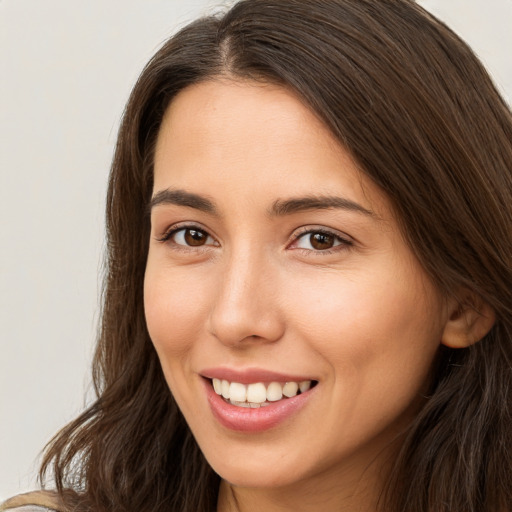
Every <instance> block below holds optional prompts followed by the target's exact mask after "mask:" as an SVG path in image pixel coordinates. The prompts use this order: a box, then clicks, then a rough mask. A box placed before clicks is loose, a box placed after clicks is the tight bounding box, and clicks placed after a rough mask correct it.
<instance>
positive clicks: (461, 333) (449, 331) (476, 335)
mask: <svg viewBox="0 0 512 512" xmlns="http://www.w3.org/2000/svg"><path fill="white" fill-rule="evenodd" d="M448 315H449V318H448V321H447V322H446V325H445V327H444V330H443V336H442V338H441V343H442V344H443V345H446V346H447V347H450V348H467V347H469V346H470V345H473V344H474V343H477V342H478V341H480V340H481V339H482V338H483V337H484V336H485V335H486V334H487V333H488V332H489V331H490V330H491V328H492V326H493V325H494V322H495V321H496V314H495V312H494V310H493V309H492V308H491V306H489V305H488V304H487V303H486V302H484V301H483V300H482V298H481V297H480V296H478V295H476V294H475V293H474V292H471V291H469V290H467V291H466V292H465V293H463V294H462V297H461V296H460V295H459V299H458V300H456V299H455V298H454V299H451V300H450V305H449V308H448Z"/></svg>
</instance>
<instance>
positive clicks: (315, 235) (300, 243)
mask: <svg viewBox="0 0 512 512" xmlns="http://www.w3.org/2000/svg"><path fill="white" fill-rule="evenodd" d="M352 245H353V244H352V241H350V240H348V239H346V238H343V237H341V236H340V235H337V234H336V233H331V232H330V231H324V230H317V231H315V230H311V231H307V232H306V233H303V234H302V235H300V236H298V237H297V240H296V242H295V243H294V244H293V248H295V249H306V250H307V251H311V252H313V253H315V252H317V253H320V252H322V251H329V249H334V250H335V249H340V250H341V249H343V248H348V247H350V246H352Z"/></svg>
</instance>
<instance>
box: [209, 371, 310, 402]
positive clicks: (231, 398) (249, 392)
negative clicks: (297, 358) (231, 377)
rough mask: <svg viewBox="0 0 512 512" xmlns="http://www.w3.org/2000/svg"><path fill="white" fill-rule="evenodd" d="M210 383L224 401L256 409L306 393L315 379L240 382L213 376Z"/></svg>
mask: <svg viewBox="0 0 512 512" xmlns="http://www.w3.org/2000/svg"><path fill="white" fill-rule="evenodd" d="M211 384H212V386H213V389H214V391H215V393H217V395H219V396H222V398H223V399H224V401H225V402H227V403H229V404H231V405H234V406H236V407H246V408H251V409H257V408H260V407H266V406H268V405H271V404H272V403H275V402H279V401H282V400H287V399H288V398H293V397H294V396H297V395H300V394H302V393H306V392H307V391H309V390H310V389H311V388H313V387H315V385H316V384H317V381H314V380H304V381H301V382H293V381H291V382H270V383H263V382H255V383H252V384H242V383H240V382H230V381H228V380H221V379H215V378H214V379H211Z"/></svg>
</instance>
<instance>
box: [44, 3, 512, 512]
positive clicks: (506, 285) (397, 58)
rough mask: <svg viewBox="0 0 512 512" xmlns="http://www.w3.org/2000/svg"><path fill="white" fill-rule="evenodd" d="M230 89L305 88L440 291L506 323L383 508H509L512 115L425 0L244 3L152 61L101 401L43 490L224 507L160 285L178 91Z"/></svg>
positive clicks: (144, 505) (400, 468) (109, 278)
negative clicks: (152, 257) (162, 327)
mask: <svg viewBox="0 0 512 512" xmlns="http://www.w3.org/2000/svg"><path fill="white" fill-rule="evenodd" d="M220 77H224V78H225V77H229V78H231V79H237V80H247V79H248V80H258V81H266V82H272V83H276V84H281V85H283V86H285V87H288V88H290V89H291V90H293V91H295V92H296V93H297V95H298V97H300V98H301V99H302V100H303V101H304V102H305V104H307V105H308V106H309V108H311V110H312V111H313V112H314V113H315V114H316V115H317V116H318V117H319V118H320V119H321V120H322V121H323V122H324V123H325V124H326V126H327V127H328V128H329V129H330V130H331V131H332V133H333V134H334V135H335V136H336V138H337V139H338V140H339V141H340V143H341V144H342V145H343V146H344V147H345V148H346V149H347V150H348V151H349V152H350V153H351V154H352V155H353V157H354V160H355V161H356V162H358V164H359V165H360V167H361V170H362V172H364V173H365V174H366V175H367V176H368V177H370V178H371V179H372V180H373V181H374V182H375V183H376V184H377V185H378V186H379V187H380V188H381V189H382V191H383V192H384V193H385V194H386V195H387V197H388V198H389V199H390V201H391V203H392V205H393V208H394V211H395V212H396V215H397V219H398V220H399V222H400V224H401V227H402V230H403V233H404V236H405V238H406V240H407V242H408V243H409V245H410V247H411V248H412V250H413V252H414V253H415V255H416V256H417V258H418V259H419V261H420V262H421V264H422V266H423V268H424V269H425V271H426V272H427V274H428V275H429V277H430V279H431V280H432V281H433V282H434V283H435V284H436V285H437V287H438V288H439V289H440V290H441V291H442V292H443V293H444V294H446V295H455V296H457V297H459V298H460V300H461V301H462V294H460V292H461V291H462V290H469V291H470V292H472V293H473V294H475V295H476V296H478V297H481V299H482V300H483V301H484V302H485V303H486V304H488V305H489V306H490V307H491V308H492V309H493V310H494V311H495V312H496V317H497V321H496V324H495V326H494V327H493V329H492V330H491V332H490V333H489V334H488V335H487V336H486V337H485V338H484V339H483V340H481V341H480V342H479V343H475V344H474V345H472V346H470V347H468V348H467V349H461V350H453V349H449V348H446V347H441V348H440V350H439V354H438V358H437V361H436V365H435V368H434V371H433V379H432V380H433V381H432V385H431V389H430V393H429V396H428V398H427V399H426V401H425V405H424V407H423V408H422V410H421V411H420V413H419V415H418V417H417V418H416V419H415V421H414V423H413V424H412V425H411V426H410V428H409V429H408V430H407V432H405V433H404V435H403V436H402V438H401V439H400V441H399V442H400V444H401V447H400V452H399V455H398V458H397V460H396V463H395V464H394V469H393V472H392V474H391V478H390V481H389V485H388V486H387V488H386V489H385V490H384V491H383V494H382V500H381V506H382V511H384V512H391V511H392V512H406V511H407V512H411V511H414V512H448V511H450V512H455V511H460V512H462V511H464V512H491V511H492V512H496V511H500V512H501V511H503V512H504V511H505V510H509V509H512V433H511V429H510V425H511V424H512V417H511V416H512V403H511V400H512V393H511V389H512V371H511V368H512V343H511V340H512V264H511V258H512V229H511V226H512V172H511V168H510V165H511V164H510V162H512V119H511V113H510V110H509V109H508V107H507V105H506V104H505V103H504V101H503V100H502V99H501V97H500V96H499V94H498V93H497V92H496V89H495V87H494V85H493V84H492V82H491V80H490V78H489V77H488V75H487V73H486V72H485V70H484V68H483V66H482V65H481V64H480V62H479V61H478V59H477V58H476V57H475V56H474V54H473V53H472V52H471V50H470V49H469V48H468V47H467V45H466V44H465V43H463V42H462V41H461V40H460V39H459V38H458V37H457V36H456V35H455V34H454V33H453V32H452V31H450V30H449V29H448V28H447V27H446V26H445V25H444V24H442V23H441V22H439V21H438V20H436V19H435V18H433V17H432V16H431V15H429V14H428V13H426V12H425V11H424V10H423V9H421V8H420V7H419V6H417V5H416V4H415V3H414V2H412V1H410V0H380V1H379V2H375V1H374V0H319V1H317V2H304V1H302V0H242V1H240V2H238V3H236V4H235V5H234V7H232V8H231V9H230V10H229V11H227V13H225V14H224V15H222V16H219V17H209V18H203V19H200V20H198V21H196V22H194V23H192V24H190V25H188V26H187V27H185V28H184V29H182V30H181V31H180V32H179V33H177V34H176V35H175V36H173V37H172V38H171V39H170V40H169V41H168V42H167V43H166V44H165V45H164V46H163V47H162V48H161V50H159V51H158V53H157V54H156V55H155V56H154V57H153V58H152V60H151V61H150V62H149V63H148V65H147V66H146V67H145V69H144V70H143V72H142V74H141V76H140V78H139V80H138V82H137V84H136V86H135V88H134V90H133V92H132V94H131V96H130V100H129V102H128V105H127V107H126V110H125V113H124V117H123V122H122V125H121V128H120V131H119V136H118V142H117V147H116V151H115V156H114V160H113V165H112V170H111V175H110V181H109V189H108V196H107V240H108V246H107V251H108V254H107V261H106V271H105V272H106V274H105V289H104V297H103V311H102V323H101V328H100V334H99V340H98V345H97V350H96V353H95V357H94V362H93V380H94V386H95V390H96V395H97V400H96V401H95V403H94V404H93V405H92V406H90V407H89V408H88V409H87V410H86V411H85V412H84V413H83V414H82V415H81V416H80V417H79V418H78V419H76V420H75V421H74V422H72V423H71V424H69V425H68V426H67V427H65V428H64V429H63V430H62V431H61V432H60V433H59V434H58V435H57V436H56V437H55V438H54V440H53V441H52V442H51V443H50V444H49V445H48V447H47V451H46V455H45V458H44V460H43V465H42V468H41V474H40V478H41V480H42V481H44V480H45V477H46V475H47V473H48V472H49V471H50V469H51V470H52V471H53V474H54V479H55V483H56V486H57V489H58V491H59V492H60V493H61V495H62V497H63V499H64V500H65V502H66V503H67V505H68V507H69V508H70V509H73V510H76V511H77V512H78V511H86V510H87V511H90V510H95V511H98V512H102V511H106V510H116V511H132V510H140V511H157V510H160V509H162V508H166V509H168V510H172V511H176V512H178V511H179V512H192V511H193V512H197V510H201V511H203V510H204V511H212V512H213V511H214V510H215V507H216V497H217V492H218V486H219V477H218V475H216V474H215V473H214V472H213V470H212V469H211V468H210V467H209V466H208V464H207V462H206V460H205V459H204V457H203V455H202V454H201V452H200V450H199V448H198V446H197V444H196V442H195V440H194V439H193V437H192V434H191V432H190V430H189V428H188V426H187V425H186V423H185V420H184V418H183V416H182V415H181V412H180V411H179V409H178V407H177V405H176V403H175V401H174V399H173V397H172V395H171V393H170V392H169V389H168V386H167V384H166V382H165V379H164V378H163V375H162V371H161V368H160V364H159V361H158V357H157V355H156V352H155V350H154V348H153V345H152V343H151V340H150V338H149V335H148V332H147V329H146V324H145V317H144V308H143V280H144V271H145V265H146V259H147V252H148V240H149V218H148V216H147V212H146V210H147V204H148V203H149V201H150V198H151V193H152V187H153V175H152V171H153V153H154V148H155V144H156V138H157V135H158V131H159V128H160V124H161V122H162V119H163V116H164V113H165V111H166V109H167V107H168V105H169V103H170V102H171V101H172V99H173V98H174V97H175V96H176V94H178V93H179V92H180V91H181V90H183V89H185V88H187V87H188V86H190V85H192V84H196V83H199V82H202V81H205V80H215V79H219V78H220ZM462 306H464V307H471V304H462ZM67 489H74V490H75V491H76V492H75V493H74V494H70V493H69V491H66V490H67Z"/></svg>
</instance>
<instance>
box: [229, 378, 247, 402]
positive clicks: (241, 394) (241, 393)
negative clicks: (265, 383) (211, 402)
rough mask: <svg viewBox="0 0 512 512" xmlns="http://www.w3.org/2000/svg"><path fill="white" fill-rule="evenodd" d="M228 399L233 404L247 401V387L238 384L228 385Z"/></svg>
mask: <svg viewBox="0 0 512 512" xmlns="http://www.w3.org/2000/svg"><path fill="white" fill-rule="evenodd" d="M229 398H231V400H234V401H235V402H245V400H246V399H247V387H246V386H244V385H243V384H240V383H239V382H232V383H231V384H230V385H229Z"/></svg>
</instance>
